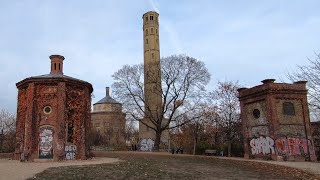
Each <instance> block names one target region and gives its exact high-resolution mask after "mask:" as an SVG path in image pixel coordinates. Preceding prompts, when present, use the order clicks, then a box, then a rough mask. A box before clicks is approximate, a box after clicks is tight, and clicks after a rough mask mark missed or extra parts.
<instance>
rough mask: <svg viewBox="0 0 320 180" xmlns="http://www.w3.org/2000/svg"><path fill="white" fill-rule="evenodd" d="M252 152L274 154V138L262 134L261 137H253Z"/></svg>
mask: <svg viewBox="0 0 320 180" xmlns="http://www.w3.org/2000/svg"><path fill="white" fill-rule="evenodd" d="M250 146H251V153H252V155H255V154H263V155H266V154H274V153H275V151H274V140H273V139H272V138H270V137H263V136H260V137H259V138H253V139H251V141H250Z"/></svg>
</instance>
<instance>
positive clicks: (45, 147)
mask: <svg viewBox="0 0 320 180" xmlns="http://www.w3.org/2000/svg"><path fill="white" fill-rule="evenodd" d="M39 138H40V139H39V141H40V142H39V158H43V159H51V158H53V129H51V128H50V127H44V128H41V129H40V135H39Z"/></svg>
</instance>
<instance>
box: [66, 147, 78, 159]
mask: <svg viewBox="0 0 320 180" xmlns="http://www.w3.org/2000/svg"><path fill="white" fill-rule="evenodd" d="M64 151H65V153H66V159H67V160H73V159H75V158H76V151H77V146H75V145H68V146H65V147H64Z"/></svg>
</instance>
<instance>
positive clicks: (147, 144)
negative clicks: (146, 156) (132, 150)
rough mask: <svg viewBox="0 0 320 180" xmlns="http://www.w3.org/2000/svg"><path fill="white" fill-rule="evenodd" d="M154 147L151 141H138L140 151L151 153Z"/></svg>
mask: <svg viewBox="0 0 320 180" xmlns="http://www.w3.org/2000/svg"><path fill="white" fill-rule="evenodd" d="M153 146H154V141H153V140H152V139H142V140H141V141H140V150H141V151H152V150H153Z"/></svg>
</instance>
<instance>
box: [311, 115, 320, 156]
mask: <svg viewBox="0 0 320 180" xmlns="http://www.w3.org/2000/svg"><path fill="white" fill-rule="evenodd" d="M311 134H312V137H313V142H314V149H315V152H316V155H317V160H318V161H320V121H317V122H311Z"/></svg>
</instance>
